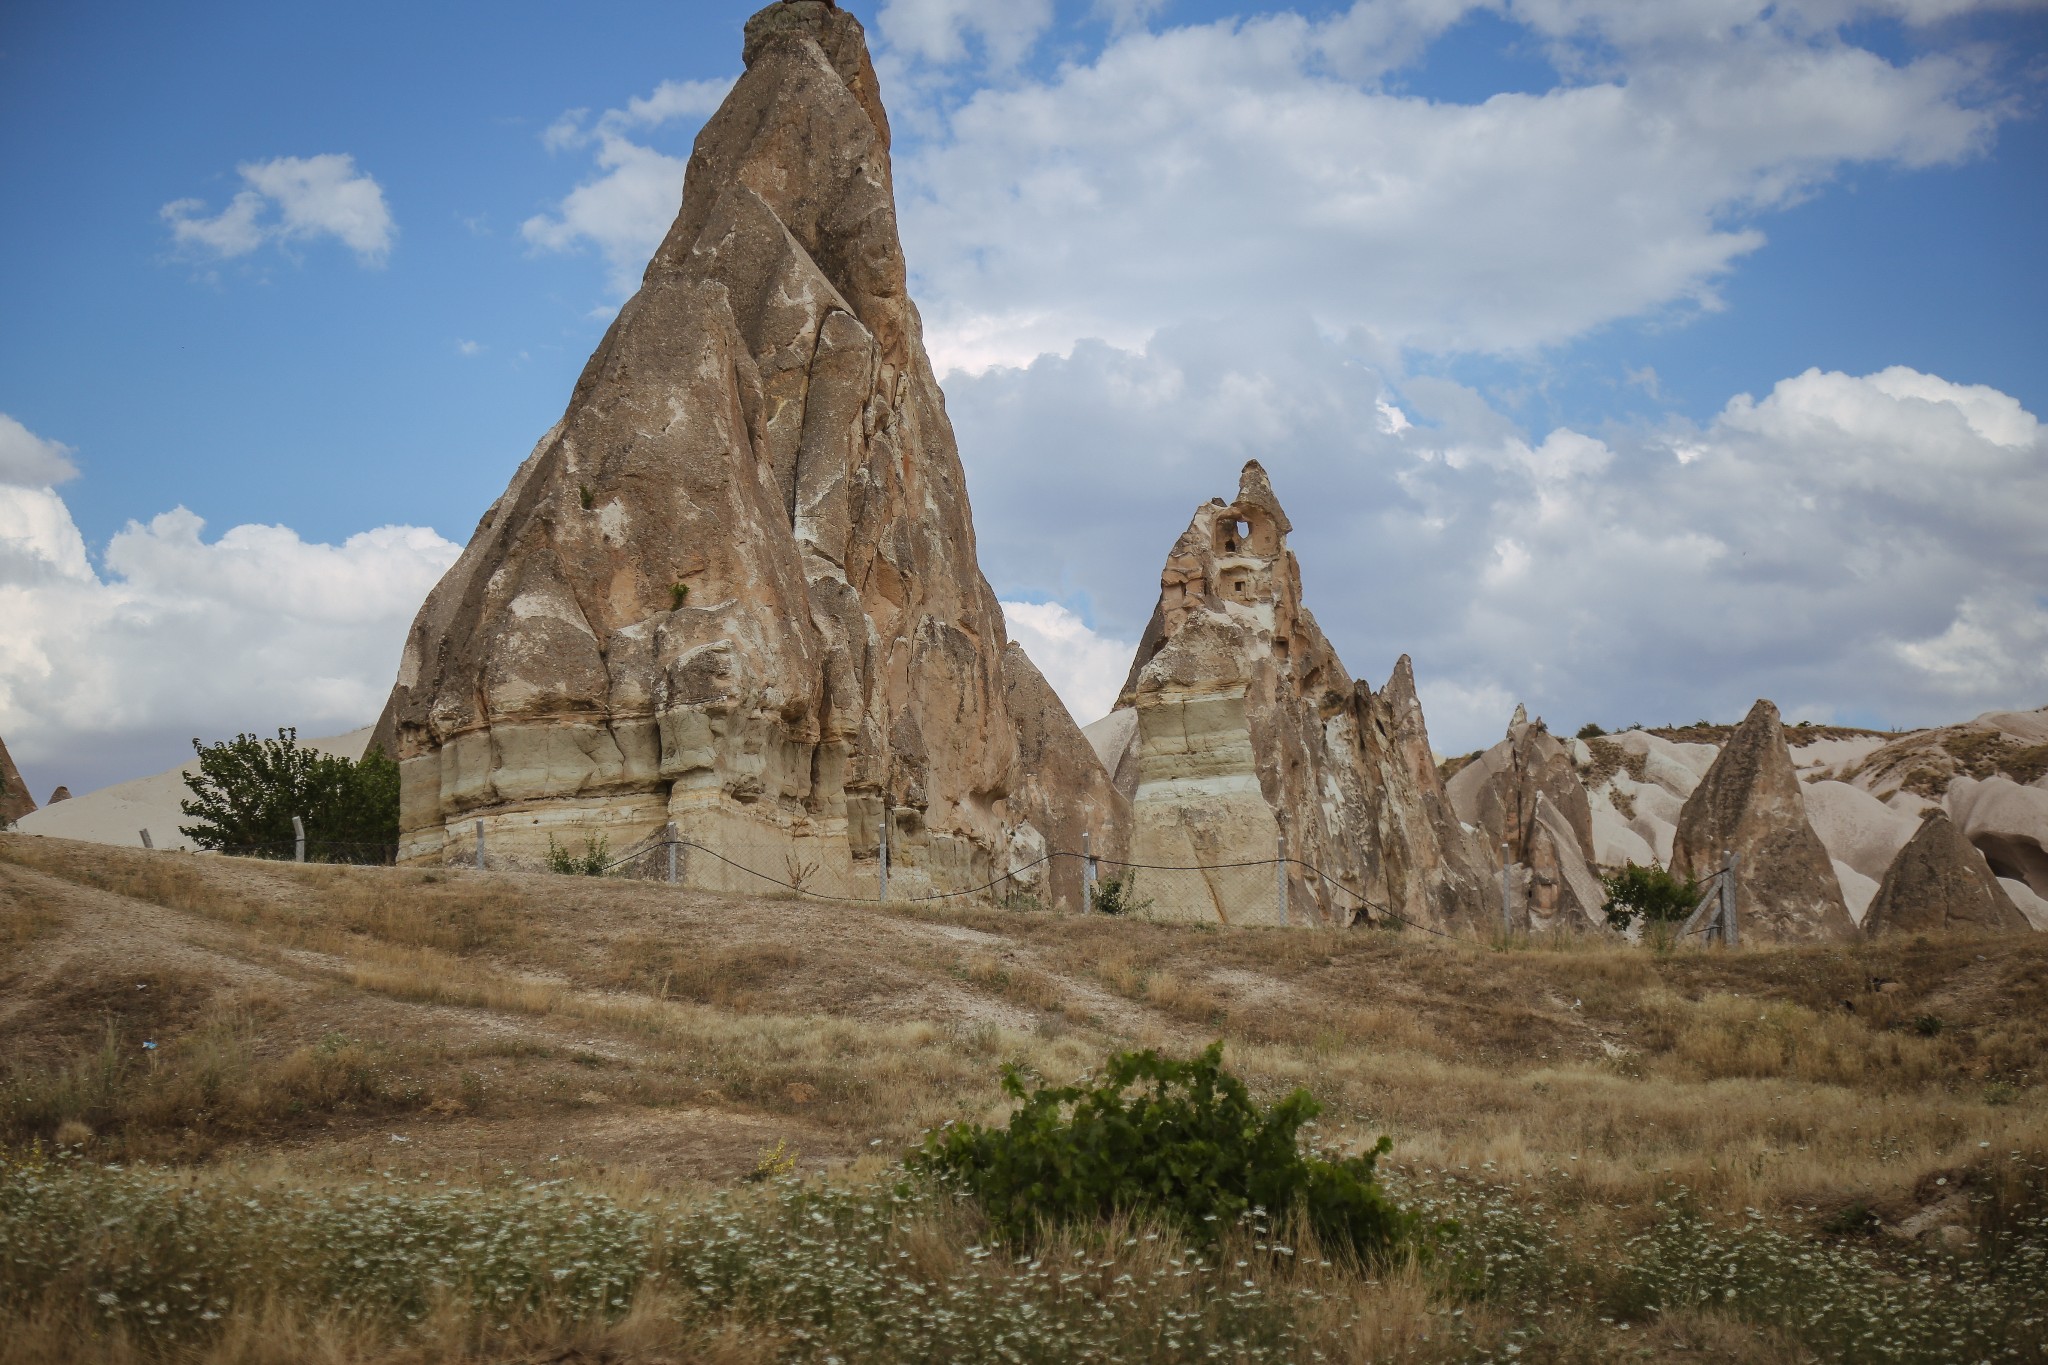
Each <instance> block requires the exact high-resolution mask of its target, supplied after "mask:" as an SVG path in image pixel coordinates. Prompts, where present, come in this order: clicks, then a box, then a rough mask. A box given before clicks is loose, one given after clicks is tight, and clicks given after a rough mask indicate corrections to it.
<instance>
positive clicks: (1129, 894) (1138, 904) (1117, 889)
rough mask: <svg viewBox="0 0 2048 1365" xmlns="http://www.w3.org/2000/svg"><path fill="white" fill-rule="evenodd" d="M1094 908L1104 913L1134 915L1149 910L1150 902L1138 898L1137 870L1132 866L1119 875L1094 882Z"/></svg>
mask: <svg viewBox="0 0 2048 1365" xmlns="http://www.w3.org/2000/svg"><path fill="white" fill-rule="evenodd" d="M1095 908H1096V909H1097V910H1100V911H1101V912H1102V913H1103V914H1105V915H1136V914H1142V913H1143V912H1144V911H1147V910H1150V909H1151V908H1152V902H1151V901H1149V900H1144V901H1141V900H1139V899H1138V871H1137V869H1136V868H1132V869H1131V870H1130V871H1128V872H1126V873H1124V875H1123V876H1121V877H1104V878H1102V879H1101V880H1099V881H1097V882H1096V883H1095Z"/></svg>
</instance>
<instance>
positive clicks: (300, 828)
mask: <svg viewBox="0 0 2048 1365" xmlns="http://www.w3.org/2000/svg"><path fill="white" fill-rule="evenodd" d="M292 861H293V862H295V863H303V862H304V861H306V822H305V821H304V820H301V819H300V818H299V817H298V816H296V815H294V816H293V817H292Z"/></svg>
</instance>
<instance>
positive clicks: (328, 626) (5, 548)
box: [0, 485, 458, 791]
mask: <svg viewBox="0 0 2048 1365" xmlns="http://www.w3.org/2000/svg"><path fill="white" fill-rule="evenodd" d="M203 529H204V523H203V522H202V521H201V520H200V518H198V517H197V516H195V515H193V514H192V513H191V512H189V511H187V510H185V509H184V508H182V507H181V508H177V509H174V510H172V511H169V512H165V513H163V514H161V515H159V516H157V517H155V518H153V519H151V520H150V521H149V522H147V523H135V522H130V523H129V524H128V526H127V527H126V528H125V529H124V530H122V531H120V532H119V533H117V534H116V535H115V536H114V537H113V539H112V540H111V541H110V542H109V543H108V545H107V549H106V553H105V555H104V557H103V559H102V563H101V565H100V566H98V567H96V566H95V565H94V563H93V561H92V557H91V556H90V555H89V554H88V552H87V548H86V545H85V541H84V539H83V537H82V536H81V535H80V533H79V530H78V527H77V525H76V523H75V522H74V521H73V520H72V518H71V514H70V511H69V509H68V508H67V507H66V506H65V505H64V502H63V500H62V499H61V498H59V497H58V496H57V494H55V493H54V492H52V491H50V490H49V489H47V488H25V487H20V486H13V485H5V486H0V620H4V621H6V622H7V628H6V629H5V630H4V631H0V734H4V735H5V736H6V739H7V744H8V747H9V749H10V750H11V751H12V752H13V753H14V755H15V757H16V759H17V761H18V762H20V763H22V764H23V765H25V766H28V767H31V768H33V769H34V770H35V771H36V773H37V779H36V780H37V785H38V786H39V787H40V786H54V785H56V784H57V783H59V782H63V783H66V784H68V785H70V786H71V787H72V789H73V790H74V791H83V790H86V789H88V788H91V787H95V786H98V785H101V784H103V783H104V782H107V781H114V780H120V779H122V778H126V777H133V776H136V775H137V774H138V773H141V772H150V771H155V770H157V769H160V768H166V767H170V766H172V765H173V764H175V763H177V762H178V761H180V751H181V750H183V749H184V748H185V746H186V743H187V741H189V740H190V739H191V738H193V737H194V736H198V737H202V738H207V739H217V738H223V737H226V736H229V735H233V734H235V733H237V732H239V731H244V730H257V731H265V730H269V729H274V728H275V727H277V726H280V725H297V726H299V727H300V729H301V732H302V733H305V734H330V733H335V732H337V731H342V730H347V729H351V728H354V727H356V726H360V725H366V724H368V723H369V722H370V721H372V720H374V719H375V718H376V716H377V713H378V711H379V710H380V709H381V708H382V706H383V703H384V698H385V696H386V694H387V693H388V692H389V690H390V687H391V681H392V678H393V677H394V676H395V675H396V670H397V667H398V655H399V650H400V648H401V646H402V645H403V642H404V637H405V631H406V629H407V628H408V626H409V625H410V624H411V621H412V617H413V613H414V612H415V611H417V610H418V608H419V604H420V603H421V601H423V600H424V599H425V597H426V594H427V592H428V590H429V589H430V588H432V586H433V584H434V583H435V582H436V581H437V580H438V579H439V577H440V575H441V573H442V572H443V571H444V570H445V569H446V568H447V567H448V565H449V564H451V563H453V562H454V560H455V557H456V555H457V553H458V548H457V547H456V546H454V545H452V544H450V543H449V542H448V541H446V540H443V539H442V538H441V537H440V536H438V535H436V534H435V533H434V532H433V531H431V530H427V529H424V528H421V527H414V526H385V527H380V528H378V529H376V530H372V531H365V532H362V533H361V534H358V535H354V536H350V537H349V538H348V539H347V540H346V541H344V542H342V543H341V544H339V545H326V544H317V543H311V542H308V541H305V540H303V539H301V538H300V537H299V535H298V534H297V533H295V532H293V531H292V530H290V529H288V528H286V527H282V526H237V527H234V528H232V529H230V530H228V531H226V532H225V533H223V534H222V535H220V536H219V537H218V538H217V539H214V540H208V539H206V538H205V536H204V535H203V534H202V533H203Z"/></svg>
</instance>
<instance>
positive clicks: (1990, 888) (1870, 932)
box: [1863, 806, 2034, 938]
mask: <svg viewBox="0 0 2048 1365" xmlns="http://www.w3.org/2000/svg"><path fill="white" fill-rule="evenodd" d="M2033 927H2034V926H2033V925H2032V924H2031V923H2030V922H2029V921H2028V920H2027V917H2026V916H2025V915H2023V914H2021V913H2020V908H2019V907H2018V906H2017V905H2014V904H2013V903H2012V897H2011V896H2008V895H2007V894H2006V893H2005V888H2004V887H2002V886H2000V885H1999V884H1998V878H1997V877H1995V876H1993V875H1992V872H1991V864H1989V863H1988V862H1986V861H1985V860H1984V855H1983V854H1982V853H1980V852H1978V851H1977V849H1976V847H1975V846H1974V845H1973V844H1971V843H1970V841H1969V840H1968V839H1965V838H1964V837H1963V832H1962V831H1961V830H1959V829H1957V828H1956V826H1955V822H1954V821H1952V820H1950V819H1949V818H1948V813H1947V812H1946V811H1944V810H1942V809H1941V807H1939V806H1936V807H1934V808H1933V809H1931V810H1929V811H1928V812H1927V815H1926V818H1925V819H1924V820H1922V821H1921V823H1920V829H1919V831H1918V832H1917V833H1915V834H1914V835H1913V837H1912V838H1911V839H1909V840H1907V841H1906V846H1905V847H1904V848H1902V849H1900V850H1899V851H1898V853H1897V855H1896V856H1894V857H1893V858H1892V865H1891V867H1890V868H1888V869H1887V870H1886V871H1885V874H1884V881H1883V882H1881V883H1879V885H1878V888H1877V897H1876V899H1874V900H1872V901H1871V902H1870V910H1869V912H1868V913H1866V914H1865V915H1864V916H1863V932H1864V934H1865V935H1867V936H1869V937H1872V938H1875V937H1878V936H1881V935H1884V934H1920V933H1926V932H1928V931H1930V930H1947V929H1963V930H1971V931H1974V932H1977V933H1992V934H2009V933H2019V932H2022V931H2030V930H2032V928H2033Z"/></svg>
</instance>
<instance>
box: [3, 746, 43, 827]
mask: <svg viewBox="0 0 2048 1365" xmlns="http://www.w3.org/2000/svg"><path fill="white" fill-rule="evenodd" d="M35 808H36V799H35V798H34V797H33V796H30V795H29V794H28V783H26V782H24V781H22V780H21V769H19V768H17V767H15V766H14V755H12V754H10V753H8V752H7V741H5V740H0V827H4V826H7V825H11V824H13V823H14V822H15V821H16V820H19V819H20V818H21V817H22V816H24V815H29V814H32V813H33V812H34V811H35Z"/></svg>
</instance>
